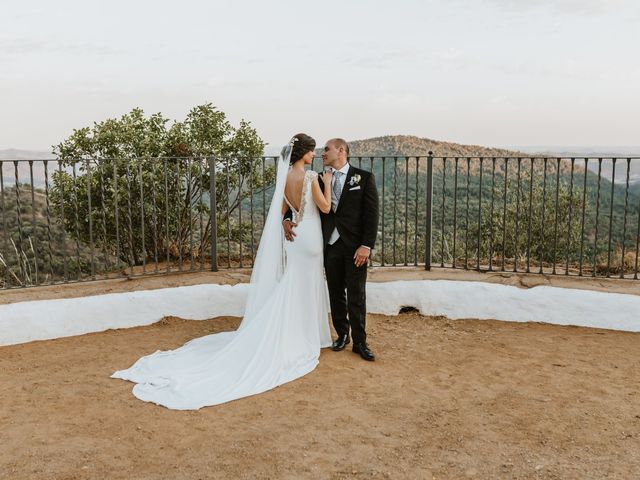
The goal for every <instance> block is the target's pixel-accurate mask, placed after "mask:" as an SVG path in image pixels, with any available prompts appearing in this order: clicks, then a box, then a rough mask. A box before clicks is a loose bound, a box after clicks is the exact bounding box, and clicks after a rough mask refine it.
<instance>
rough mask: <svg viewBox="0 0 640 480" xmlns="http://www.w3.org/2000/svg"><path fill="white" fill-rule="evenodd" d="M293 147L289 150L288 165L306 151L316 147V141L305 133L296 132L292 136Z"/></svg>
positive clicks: (311, 150) (302, 155)
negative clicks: (289, 158)
mask: <svg viewBox="0 0 640 480" xmlns="http://www.w3.org/2000/svg"><path fill="white" fill-rule="evenodd" d="M292 140H293V149H292V150H291V160H290V162H289V163H290V165H293V164H294V163H296V162H297V161H298V160H300V159H301V158H302V157H304V156H305V154H306V153H307V152H313V151H314V150H315V149H316V141H315V140H314V139H313V138H311V137H310V136H309V135H307V134H306V133H298V134H297V135H295V136H294V137H293V139H292Z"/></svg>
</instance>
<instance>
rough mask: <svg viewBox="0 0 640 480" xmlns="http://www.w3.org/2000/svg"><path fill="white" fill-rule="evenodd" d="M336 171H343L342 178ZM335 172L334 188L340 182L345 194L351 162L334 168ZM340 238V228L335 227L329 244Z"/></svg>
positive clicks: (332, 185) (341, 189)
mask: <svg viewBox="0 0 640 480" xmlns="http://www.w3.org/2000/svg"><path fill="white" fill-rule="evenodd" d="M336 171H338V172H340V173H342V175H340V180H338V177H337V176H336V175H335V172H336ZM333 172H334V175H333V180H332V184H331V187H332V188H333V187H334V186H335V183H336V182H340V191H341V192H342V193H343V194H344V191H343V190H344V183H345V182H346V181H347V173H348V172H349V162H347V163H345V164H344V166H343V167H342V168H341V169H340V170H336V169H333ZM339 238H340V234H339V233H338V229H337V228H334V229H333V232H331V236H330V237H329V245H333V244H334V243H336V242H337V241H338V239H339Z"/></svg>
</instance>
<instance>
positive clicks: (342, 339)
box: [331, 335, 351, 352]
mask: <svg viewBox="0 0 640 480" xmlns="http://www.w3.org/2000/svg"><path fill="white" fill-rule="evenodd" d="M349 343H351V340H350V339H349V335H339V336H338V338H336V341H335V342H333V343H332V344H331V350H333V351H334V352H339V351H340V350H344V347H346V346H347V345H348V344H349Z"/></svg>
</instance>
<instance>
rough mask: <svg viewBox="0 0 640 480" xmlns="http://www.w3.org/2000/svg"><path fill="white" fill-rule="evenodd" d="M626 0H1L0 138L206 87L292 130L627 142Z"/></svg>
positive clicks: (631, 61)
mask: <svg viewBox="0 0 640 480" xmlns="http://www.w3.org/2000/svg"><path fill="white" fill-rule="evenodd" d="M638 25H640V2H638V1H637V0H475V1H474V0H394V1H389V0H385V1H378V0H340V1H338V0H324V1H323V2H319V1H318V2H308V1H304V0H296V1H294V0H272V1H258V0H252V1H247V0H229V1H227V0H209V1H205V0H182V1H181V2H176V1H165V0H154V1H149V0H135V1H134V0H126V1H124V0H110V1H106V0H105V1H102V0H100V1H99V0H57V1H56V2H51V1H44V0H33V1H29V0H23V1H21V2H17V1H9V0H0V149H6V148H19V149H34V150H50V146H51V145H52V144H56V143H58V142H60V141H61V140H63V139H64V138H66V137H67V136H69V135H70V134H71V133H72V131H73V129H74V128H81V127H84V126H90V125H91V124H92V123H93V122H94V121H101V120H104V119H106V118H114V117H119V116H121V115H123V114H124V113H127V112H129V111H130V110H131V109H132V108H134V107H140V108H142V109H144V111H145V112H146V113H147V114H151V113H156V112H162V113H163V114H164V115H165V116H166V117H168V118H171V119H176V120H182V119H184V117H185V115H186V114H187V112H188V111H189V110H190V109H191V108H192V107H194V106H196V105H200V104H204V103H208V102H211V103H213V104H214V105H215V106H216V107H218V108H219V109H221V110H222V111H224V112H225V113H226V114H227V116H228V118H229V119H230V121H231V122H232V123H233V124H237V122H238V121H239V120H240V119H242V118H244V119H246V120H249V121H250V122H251V123H252V124H253V126H254V127H255V128H256V129H257V131H258V134H259V135H260V136H261V137H262V138H263V139H264V140H265V141H266V142H268V143H269V144H271V145H282V144H284V143H286V141H287V140H288V139H289V138H290V137H291V136H292V135H293V134H295V133H297V132H306V133H309V134H310V135H312V136H314V137H315V138H316V139H317V140H318V142H324V141H325V140H326V139H328V138H331V137H335V136H341V137H344V138H346V139H350V140H355V139H362V138H369V137H374V136H381V135H396V134H404V135H417V136H420V137H427V138H432V139H436V140H444V141H451V142H457V143H465V144H478V145H485V146H518V145H520V146H525V145H572V146H585V147H588V146H592V145H598V146H620V145H627V146H631V145H634V146H635V145H640V128H639V127H638V125H640V60H638V58H639V55H638V52H639V51H640V49H639V47H640V28H638Z"/></svg>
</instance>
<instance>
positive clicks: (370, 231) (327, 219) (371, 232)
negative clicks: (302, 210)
mask: <svg viewBox="0 0 640 480" xmlns="http://www.w3.org/2000/svg"><path fill="white" fill-rule="evenodd" d="M318 180H319V182H320V187H321V188H322V189H323V191H324V188H325V186H324V184H323V182H322V178H320V177H319V178H318ZM328 187H329V188H331V185H329V186H328ZM320 217H321V220H322V237H323V239H324V245H325V247H326V246H327V244H328V243H329V239H330V238H331V233H332V232H333V229H334V228H337V229H338V233H339V234H340V238H341V239H342V241H343V242H344V243H345V245H346V246H347V247H348V248H350V249H351V250H354V251H355V250H356V249H357V248H358V247H360V246H361V245H364V246H367V247H369V248H371V249H372V250H373V248H374V247H375V244H376V237H377V236H378V190H377V188H376V179H375V176H374V175H373V174H372V173H371V172H367V171H366V170H362V169H360V168H356V167H354V166H353V165H350V166H349V170H348V172H347V177H346V179H345V182H344V188H343V189H342V195H341V196H340V201H339V202H338V208H337V209H336V211H335V212H334V211H333V209H331V210H330V211H329V213H322V212H321V213H320ZM285 218H291V211H288V212H287V214H286V215H285Z"/></svg>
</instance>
